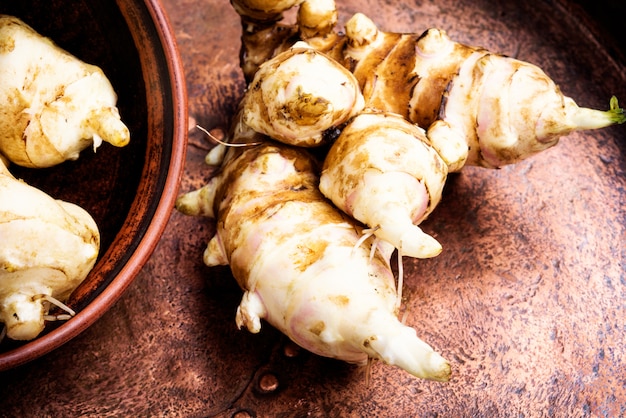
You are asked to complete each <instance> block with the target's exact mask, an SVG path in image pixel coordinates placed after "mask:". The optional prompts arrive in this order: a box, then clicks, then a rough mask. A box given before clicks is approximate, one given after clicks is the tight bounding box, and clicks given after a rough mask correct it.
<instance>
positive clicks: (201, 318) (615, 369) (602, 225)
mask: <svg viewBox="0 0 626 418" xmlns="http://www.w3.org/2000/svg"><path fill="white" fill-rule="evenodd" d="M337 1H338V6H339V9H340V11H341V14H340V18H341V21H342V22H345V20H346V19H347V18H348V17H349V16H350V15H351V14H352V13H354V12H357V11H361V12H364V13H366V14H368V15H369V16H371V17H372V18H373V20H374V21H375V22H377V23H378V24H379V26H380V27H382V28H385V29H387V30H393V31H412V32H422V31H423V30H424V29H426V28H428V27H431V26H437V27H440V28H444V29H446V30H447V31H448V33H449V34H450V36H451V37H452V38H453V39H456V40H458V41H462V42H465V43H470V44H474V45H481V46H485V47H487V48H489V49H491V50H493V51H498V52H502V53H506V54H509V55H512V56H516V57H518V58H520V59H524V60H527V61H531V62H533V63H536V64H538V65H540V66H541V67H542V68H544V69H545V71H546V72H547V73H548V74H549V75H550V76H552V78H554V79H555V80H556V81H557V83H558V84H559V85H560V87H561V89H562V90H563V91H564V92H565V93H566V94H567V95H570V96H572V97H574V98H575V99H576V100H577V101H578V102H579V104H581V105H584V106H590V107H599V108H606V107H607V106H608V99H609V97H610V96H611V95H613V94H615V95H617V96H618V97H619V98H621V99H622V101H623V104H626V79H625V78H626V76H625V72H624V65H623V63H624V61H623V60H622V56H621V53H620V52H619V48H618V47H617V46H616V45H613V44H608V43H606V42H605V41H603V40H602V37H603V36H606V35H608V34H609V30H610V29H611V28H617V26H615V24H614V23H608V24H606V25H603V24H602V23H598V22H597V21H595V20H587V19H586V18H585V15H583V14H582V11H583V9H581V8H580V7H579V6H578V4H576V3H573V2H571V1H565V0H532V1H526V2H517V1H505V0H461V1H458V0H438V1H433V0H413V1H408V2H406V1H391V0H386V1H373V0H362V1H356V0H337ZM163 3H164V5H165V7H166V8H167V10H168V11H169V13H170V18H171V23H172V25H173V27H174V29H175V32H176V36H177V39H178V42H179V46H180V49H181V54H182V57H183V60H184V65H185V68H186V76H187V86H188V94H189V112H190V116H191V119H192V120H191V121H190V126H194V125H195V124H196V123H198V124H200V125H202V126H204V127H206V128H208V129H220V128H225V126H226V124H227V121H228V118H229V117H230V115H231V114H232V112H233V109H234V107H235V105H236V103H237V100H238V99H239V97H240V96H241V93H242V90H243V87H244V86H243V79H242V76H241V73H240V71H239V68H238V48H239V33H240V32H239V31H240V28H239V25H238V17H237V15H236V14H235V13H234V12H233V11H232V9H231V8H230V5H229V4H228V2H227V1H226V0H204V1H199V0H180V1H176V0H164V1H163ZM582 3H585V2H582ZM586 4H587V5H588V6H590V7H591V9H592V13H594V14H595V16H596V17H598V18H607V16H608V17H610V16H611V13H608V14H607V11H609V12H610V11H611V10H613V11H615V12H617V11H623V6H620V5H618V4H617V3H616V2H610V1H608V2H605V5H606V8H603V7H600V5H602V4H603V2H599V1H598V2H594V4H593V5H592V3H591V2H587V3H586ZM620 8H621V9H620ZM614 39H615V40H617V41H619V40H620V39H618V37H616V38H614ZM189 140H190V144H189V149H188V157H187V169H186V173H185V176H184V180H183V183H182V185H181V188H182V190H183V191H187V190H191V189H192V188H196V187H199V186H201V185H202V184H204V182H206V181H207V179H208V178H209V177H210V174H211V173H210V170H209V169H208V168H207V167H206V166H205V165H204V164H203V158H204V155H205V153H206V151H207V150H208V148H209V147H210V146H211V145H210V143H209V142H207V141H206V139H205V137H204V136H203V135H202V134H201V133H200V132H199V131H197V130H192V131H191V132H190V134H189ZM625 170H626V127H624V126H621V127H613V128H609V129H606V130H603V131H600V132H593V133H577V134H572V135H570V136H569V137H568V138H567V139H564V140H563V141H562V142H561V143H560V144H559V145H558V146H557V147H556V148H553V149H551V150H549V151H547V152H545V153H543V154H542V155H539V156H537V157H535V158H533V159H531V160H528V161H526V162H523V163H521V164H519V165H516V166H512V167H507V168H504V169H502V170H498V171H489V170H484V169H471V168H470V169H466V170H464V171H463V172H462V173H461V174H458V175H455V176H453V177H451V178H450V180H449V183H448V184H447V186H446V191H445V196H444V199H443V201H442V203H441V205H440V206H439V207H438V208H437V209H436V210H435V212H434V213H433V214H432V215H431V217H430V218H429V220H428V221H427V222H426V223H425V224H424V229H426V230H427V231H428V232H430V233H432V234H434V235H435V236H436V237H437V238H438V240H439V241H440V242H441V243H442V244H443V246H444V252H443V253H442V254H441V255H440V256H439V257H437V258H435V259H432V260H421V261H414V260H406V261H405V273H406V274H407V276H408V277H406V278H405V296H406V303H405V308H406V311H407V323H409V324H410V325H412V326H414V327H415V328H416V329H417V330H418V334H419V335H420V336H421V337H422V338H423V339H424V340H426V341H427V342H429V343H430V344H431V345H433V346H434V347H435V348H436V349H437V350H438V351H440V352H441V353H442V354H443V355H444V356H445V357H446V358H448V359H449V360H450V361H451V363H452V367H453V377H452V380H451V381H450V382H449V383H433V382H426V381H422V380H419V379H416V378H413V377H411V376H409V375H408V374H406V373H404V372H402V371H401V370H398V369H395V368H391V367H388V366H385V365H383V364H380V363H375V364H374V365H373V367H372V370H371V378H370V381H369V384H366V381H365V378H364V376H365V374H364V370H362V369H359V368H356V367H354V366H350V365H347V364H344V363H341V362H338V361H333V360H328V359H324V358H319V357H316V356H314V355H311V354H309V353H307V352H304V351H301V350H297V349H295V348H294V347H293V346H291V345H290V344H289V343H288V342H287V341H286V340H285V338H284V337H282V336H281V335H280V334H279V333H277V332H276V331H275V330H273V329H271V328H270V327H269V326H265V327H264V329H263V331H262V332H261V333H260V334H258V335H251V334H249V333H247V332H245V331H237V330H236V328H235V324H234V313H235V309H236V307H237V304H238V302H239V298H240V297H241V292H240V291H239V289H238V288H237V286H236V284H235V282H234V281H233V280H232V278H231V277H230V275H229V272H228V270H227V269H219V268H218V269H209V268H206V267H204V266H203V265H202V261H201V257H202V252H203V250H204V247H205V245H206V242H207V240H208V239H209V237H210V234H211V232H212V226H211V225H209V224H208V223H207V222H205V221H204V220H202V219H199V218H192V217H186V216H183V215H181V214H178V213H174V214H173V215H172V216H171V219H170V222H169V226H168V228H167V230H166V231H165V235H164V236H163V239H162V241H161V243H160V245H159V247H158V248H157V249H156V251H155V253H154V255H153V256H152V258H151V259H150V261H149V262H148V263H147V264H146V266H145V268H144V269H143V271H142V272H141V273H140V274H139V276H138V277H137V279H136V281H135V282H134V283H133V284H132V285H131V287H130V288H129V289H128V291H127V293H126V294H125V295H124V296H123V297H122V299H121V300H120V301H119V302H118V303H117V304H116V305H115V306H114V308H113V309H111V310H110V311H109V312H108V313H107V314H106V315H105V316H104V317H103V318H102V319H101V320H100V321H98V322H97V323H96V324H95V325H94V326H92V327H91V328H90V329H89V330H88V331H87V332H85V333H84V334H82V335H81V336H79V337H78V338H76V339H74V340H72V341H71V342H69V343H68V344H66V345H64V346H63V347H62V348H60V349H58V350H56V351H54V352H52V353H51V354H49V355H47V356H45V357H43V358H41V359H39V360H36V361H34V362H32V363H29V364H27V365H25V366H22V367H19V368H17V369H14V370H10V371H8V372H5V373H2V374H0V416H185V417H209V416H217V417H238V418H243V417H254V416H257V417H266V416H280V417H307V416H309V417H366V416H381V417H382V416H384V417H407V416H416V417H434V416H445V417H470V416H471V417H494V416H502V417H513V416H515V417H520V416H526V417H540V416H555V417H587V416H589V417H591V416H611V417H615V416H620V415H624V414H626V406H625V405H626V360H624V358H625V357H626V348H625V342H626V323H625V319H624V318H625V316H626V312H625V310H626V276H625V273H624V267H625V265H626V251H625V249H624V241H625V240H626V212H625V209H624V207H625V203H626V175H625Z"/></svg>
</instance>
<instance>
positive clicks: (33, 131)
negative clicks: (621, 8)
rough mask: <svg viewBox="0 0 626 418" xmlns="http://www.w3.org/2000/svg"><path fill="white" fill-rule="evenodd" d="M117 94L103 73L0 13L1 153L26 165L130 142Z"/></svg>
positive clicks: (49, 163) (56, 161)
mask: <svg viewBox="0 0 626 418" xmlns="http://www.w3.org/2000/svg"><path fill="white" fill-rule="evenodd" d="M116 102H117V96H116V94H115V92H114V90H113V87H112V86H111V83H110V82H109V80H108V79H107V78H106V76H105V75H104V73H103V72H102V70H101V69H100V68H98V67H96V66H94V65H90V64H86V63H84V62H82V61H80V60H79V59H78V58H76V57H74V56H72V55H70V54H69V53H68V52H66V51H64V50H62V49H61V48H59V47H58V46H57V45H55V44H54V43H53V42H52V41H51V40H50V39H48V38H45V37H43V36H41V35H39V34H38V33H37V32H35V30H33V29H32V28H31V27H29V26H28V25H26V24H25V23H24V22H22V21H21V20H19V19H17V18H15V17H12V16H6V15H0V153H1V154H4V155H5V157H7V158H8V159H9V160H11V161H12V162H14V163H15V164H18V165H22V166H25V167H39V168H41V167H50V166H53V165H56V164H59V163H61V162H63V161H66V160H74V159H76V158H78V156H79V153H80V152H81V151H82V150H83V149H85V148H87V147H88V146H90V145H93V147H94V149H95V148H97V147H98V146H100V144H101V143H102V141H105V142H108V143H110V144H112V145H114V146H124V145H126V144H127V143H128V142H129V139H130V134H129V131H128V128H127V127H126V125H124V123H123V122H122V121H121V119H120V115H119V111H118V109H117V107H116Z"/></svg>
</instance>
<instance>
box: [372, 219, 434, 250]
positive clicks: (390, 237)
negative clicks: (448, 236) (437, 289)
mask: <svg viewBox="0 0 626 418" xmlns="http://www.w3.org/2000/svg"><path fill="white" fill-rule="evenodd" d="M407 219H408V218H407ZM375 234H376V236H377V237H378V238H380V239H382V240H385V241H387V242H389V243H391V244H392V245H393V246H394V247H396V248H397V249H398V251H400V253H401V254H402V255H406V256H409V257H416V258H432V257H436V256H438V255H439V254H440V253H441V251H442V247H441V244H440V243H439V241H437V240H436V239H435V238H433V237H432V236H430V235H428V234H427V233H425V232H424V231H422V229H421V228H420V227H419V226H417V225H414V224H413V223H411V222H410V221H408V222H397V223H394V224H389V225H380V228H378V229H377V230H376V232H375Z"/></svg>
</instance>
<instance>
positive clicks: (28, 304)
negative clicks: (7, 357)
mask: <svg viewBox="0 0 626 418" xmlns="http://www.w3.org/2000/svg"><path fill="white" fill-rule="evenodd" d="M99 246H100V235H99V232H98V227H97V225H96V223H95V222H94V220H93V218H92V217H91V216H90V215H89V214H88V213H87V212H86V211H85V210H83V209H82V208H80V207H79V206H77V205H75V204H72V203H69V202H64V201H60V200H55V199H53V198H52V197H50V196H49V195H47V194H46V193H44V192H43V191H41V190H39V189H36V188H34V187H32V186H30V185H28V184H26V183H25V182H23V181H21V180H18V179H16V178H14V177H13V176H12V175H11V174H10V173H9V171H8V170H7V169H6V167H5V166H4V165H3V164H1V163H0V322H3V323H4V325H5V327H6V331H7V336H8V337H9V338H12V339H16V340H31V339H33V338H35V337H36V336H37V335H39V333H41V331H42V330H43V328H44V324H45V319H46V316H47V314H48V309H49V307H50V304H51V303H52V304H53V305H58V306H60V307H62V308H64V309H65V310H66V311H68V312H69V313H70V314H73V312H72V311H71V310H69V308H67V307H65V305H63V303H62V302H63V301H65V300H66V299H67V297H68V296H69V295H70V293H71V292H72V291H73V290H74V289H75V288H76V287H77V286H78V285H79V284H80V283H81V282H82V281H83V280H84V279H85V277H86V276H87V274H88V273H89V271H90V270H91V269H92V268H93V265H94V264H95V262H96V258H97V255H98V251H99Z"/></svg>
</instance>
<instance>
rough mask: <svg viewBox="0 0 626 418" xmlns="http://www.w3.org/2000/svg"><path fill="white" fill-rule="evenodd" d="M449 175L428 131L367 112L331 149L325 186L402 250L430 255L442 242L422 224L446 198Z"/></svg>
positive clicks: (347, 209) (336, 200) (323, 180)
mask: <svg viewBox="0 0 626 418" xmlns="http://www.w3.org/2000/svg"><path fill="white" fill-rule="evenodd" d="M447 174H448V170H447V165H446V164H445V163H444V161H443V160H442V159H441V158H440V157H439V154H437V152H436V151H435V150H434V149H433V148H432V147H431V146H430V145H429V141H428V139H427V138H426V136H425V134H424V131H423V130H422V129H420V128H419V127H417V126H416V125H414V124H411V123H410V122H408V121H407V120H406V119H404V118H402V117H401V116H399V115H396V114H389V113H380V112H376V113H372V112H369V113H368V112H364V113H361V114H360V115H358V116H356V117H355V118H354V119H352V120H351V121H350V123H349V124H348V125H347V126H346V127H345V128H344V129H343V131H342V132H341V134H340V135H339V137H338V138H337V140H336V141H335V142H334V143H333V145H332V146H331V148H330V150H329V151H328V154H327V156H326V158H325V160H324V167H323V170H322V174H321V178H320V185H319V188H320V191H321V192H322V193H323V194H324V195H325V196H326V197H328V198H329V199H330V200H331V201H332V202H333V203H334V204H335V205H336V206H337V207H338V208H340V209H341V210H343V211H344V212H345V213H347V214H348V215H350V216H352V217H354V218H355V219H357V220H359V221H361V222H363V223H364V224H366V225H368V226H369V227H370V228H373V232H374V234H375V235H376V236H377V237H379V238H380V239H383V240H385V241H387V242H389V243H390V244H392V245H393V246H394V247H396V248H397V249H398V251H399V254H401V255H408V256H411V257H419V258H426V257H434V256H436V255H438V254H439V253H440V252H441V245H440V244H439V243H438V242H437V241H436V240H435V239H434V238H432V237H431V236H430V235H427V234H426V233H424V232H423V231H422V230H421V229H420V228H419V227H418V226H417V225H418V224H419V223H420V222H421V221H423V220H424V219H425V218H426V217H427V216H428V215H429V214H430V213H431V212H432V211H433V209H434V208H435V207H436V206H437V204H438V203H439V201H440V200H441V193H442V191H443V187H444V183H445V180H446V177H447Z"/></svg>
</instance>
